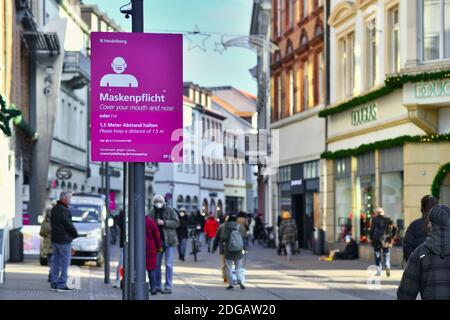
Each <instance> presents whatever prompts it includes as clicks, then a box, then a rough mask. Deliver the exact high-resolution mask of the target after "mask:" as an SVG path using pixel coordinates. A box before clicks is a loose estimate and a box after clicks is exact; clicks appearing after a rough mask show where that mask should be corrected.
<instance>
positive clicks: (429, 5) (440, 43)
mask: <svg viewBox="0 0 450 320" xmlns="http://www.w3.org/2000/svg"><path fill="white" fill-rule="evenodd" d="M422 14H423V18H422V19H423V21H422V37H423V39H422V41H423V60H424V61H429V60H439V59H446V58H450V2H449V1H448V0H422Z"/></svg>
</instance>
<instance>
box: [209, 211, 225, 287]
mask: <svg viewBox="0 0 450 320" xmlns="http://www.w3.org/2000/svg"><path fill="white" fill-rule="evenodd" d="M228 218H229V216H228V215H226V216H225V217H224V218H223V223H222V224H221V225H220V226H219V228H218V229H217V233H216V237H215V238H214V241H213V248H212V252H213V253H215V252H216V251H217V248H219V254H220V267H221V270H222V278H223V282H224V283H227V282H228V275H227V267H226V265H225V249H224V247H223V243H222V241H220V239H221V238H222V233H223V230H224V228H225V223H226V222H227V221H228Z"/></svg>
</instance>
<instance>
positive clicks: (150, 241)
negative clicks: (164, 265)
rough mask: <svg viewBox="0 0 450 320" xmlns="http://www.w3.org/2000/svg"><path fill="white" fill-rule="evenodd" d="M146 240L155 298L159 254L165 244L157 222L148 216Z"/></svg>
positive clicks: (146, 218) (147, 268)
mask: <svg viewBox="0 0 450 320" xmlns="http://www.w3.org/2000/svg"><path fill="white" fill-rule="evenodd" d="M145 240H146V241H145V254H146V256H145V268H146V270H147V273H148V279H149V280H150V293H151V295H152V296H154V295H156V293H157V278H156V277H157V274H156V270H157V262H158V253H161V252H162V251H163V244H162V241H161V235H160V233H159V229H158V226H157V225H156V222H155V220H154V219H152V218H150V217H149V216H148V215H147V216H146V217H145Z"/></svg>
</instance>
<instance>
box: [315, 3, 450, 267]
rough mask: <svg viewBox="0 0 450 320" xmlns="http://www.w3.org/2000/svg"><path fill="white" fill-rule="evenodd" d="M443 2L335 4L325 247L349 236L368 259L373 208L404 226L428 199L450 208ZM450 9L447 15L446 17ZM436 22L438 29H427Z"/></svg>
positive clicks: (324, 193)
mask: <svg viewBox="0 0 450 320" xmlns="http://www.w3.org/2000/svg"><path fill="white" fill-rule="evenodd" d="M447 5H448V4H446V3H444V1H439V0H438V1H428V0H419V1H404V0H366V1H363V0H357V1H331V16H330V18H329V20H328V24H329V26H330V29H331V32H330V56H331V61H330V83H331V91H330V98H331V101H330V105H329V106H328V107H327V109H326V110H325V111H324V112H322V113H321V114H320V116H321V117H322V118H327V123H328V127H327V132H328V134H327V139H326V142H327V147H328V150H327V152H326V153H324V154H323V158H324V159H325V161H324V162H323V167H322V169H323V170H322V177H321V178H322V181H323V185H324V187H323V189H322V196H323V199H324V201H323V203H322V205H323V207H322V210H323V212H324V213H325V214H326V231H327V233H326V234H327V237H326V238H327V243H328V245H329V246H331V247H334V246H336V245H337V244H338V243H339V242H341V241H342V239H343V237H344V236H345V235H347V234H351V235H352V236H353V237H354V238H355V239H357V241H358V242H359V243H361V244H362V245H361V246H360V251H361V256H362V257H363V258H365V259H367V260H369V261H371V260H372V251H371V248H370V247H369V246H368V245H365V244H367V243H368V232H369V229H370V222H371V218H372V214H373V212H374V209H375V208H376V207H379V206H381V207H383V208H384V211H385V212H386V215H387V216H389V217H390V218H392V219H393V221H394V223H395V224H396V225H397V226H398V228H399V234H398V237H397V240H396V243H395V246H394V255H393V261H394V263H397V264H400V263H401V261H402V255H401V250H400V249H401V245H402V240H403V236H404V232H405V230H406V228H407V226H408V225H409V224H410V223H411V222H412V221H413V220H414V219H416V218H418V217H420V215H421V213H420V199H421V197H423V196H424V195H426V194H433V195H434V196H436V197H440V201H442V202H444V203H445V202H446V203H448V197H449V187H448V186H449V182H450V178H449V177H448V175H446V174H445V172H448V171H445V168H446V166H447V167H449V166H450V165H448V163H449V161H450V139H449V135H448V133H449V132H450V127H449V112H450V109H449V104H448V101H449V100H448V93H447V90H446V86H447V82H448V80H447V78H448V70H449V67H450V65H449V63H448V58H450V55H449V51H448V50H446V48H447V47H448V43H447V42H448V41H447V40H448V37H445V32H444V27H443V24H444V11H445V9H450V8H446V6H447ZM447 11H448V10H447ZM431 21H433V22H431Z"/></svg>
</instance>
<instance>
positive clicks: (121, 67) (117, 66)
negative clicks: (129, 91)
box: [111, 57, 127, 73]
mask: <svg viewBox="0 0 450 320" xmlns="http://www.w3.org/2000/svg"><path fill="white" fill-rule="evenodd" d="M111 68H113V70H114V72H115V73H123V72H124V71H125V69H126V68H127V63H126V62H125V60H124V59H123V58H122V57H116V58H114V60H113V62H112V63H111Z"/></svg>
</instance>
